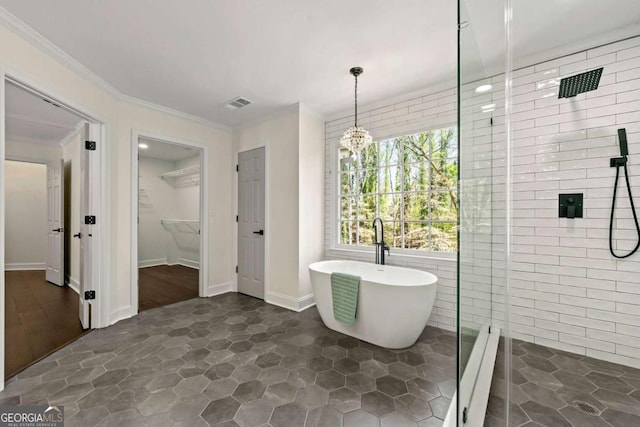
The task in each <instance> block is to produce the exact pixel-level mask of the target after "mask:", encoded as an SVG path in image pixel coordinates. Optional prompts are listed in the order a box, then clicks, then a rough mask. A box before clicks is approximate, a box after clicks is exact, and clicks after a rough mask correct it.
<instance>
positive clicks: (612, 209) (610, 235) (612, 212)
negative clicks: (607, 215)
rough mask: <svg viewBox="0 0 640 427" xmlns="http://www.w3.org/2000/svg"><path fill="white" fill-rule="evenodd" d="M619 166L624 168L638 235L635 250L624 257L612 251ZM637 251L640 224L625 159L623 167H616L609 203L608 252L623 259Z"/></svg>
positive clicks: (639, 244)
mask: <svg viewBox="0 0 640 427" xmlns="http://www.w3.org/2000/svg"><path fill="white" fill-rule="evenodd" d="M620 166H622V167H624V177H625V181H626V182H627V193H629V202H630V203H631V212H632V214H633V221H634V222H635V224H636V232H637V233H638V243H637V244H636V246H635V248H633V249H632V250H631V252H629V253H627V254H624V255H618V254H616V253H615V252H614V250H613V217H614V213H615V208H616V196H617V192H618V180H619V179H620ZM638 249H640V224H639V223H638V215H637V214H636V207H635V205H634V204H633V195H632V194H631V184H630V183H629V171H628V170H627V162H626V158H625V159H624V163H623V165H620V164H618V165H616V181H615V184H614V185H613V201H612V203H611V220H610V221H609V251H611V255H613V256H614V257H616V258H619V259H623V258H629V257H630V256H631V255H633V254H635V253H636V252H637V251H638Z"/></svg>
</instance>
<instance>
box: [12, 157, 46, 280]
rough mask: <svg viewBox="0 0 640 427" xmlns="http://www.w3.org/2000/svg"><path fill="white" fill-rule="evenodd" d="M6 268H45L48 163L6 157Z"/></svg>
mask: <svg viewBox="0 0 640 427" xmlns="http://www.w3.org/2000/svg"><path fill="white" fill-rule="evenodd" d="M5 171H6V172H5V173H6V175H5V176H6V183H5V195H6V209H5V230H6V231H5V269H7V270H44V269H45V268H46V256H47V253H46V249H47V166H46V165H42V164H36V163H24V162H13V161H5Z"/></svg>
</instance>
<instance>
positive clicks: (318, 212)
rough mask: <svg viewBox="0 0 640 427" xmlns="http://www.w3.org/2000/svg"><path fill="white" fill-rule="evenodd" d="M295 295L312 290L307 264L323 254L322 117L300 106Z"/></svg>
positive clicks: (308, 292) (299, 295) (319, 258)
mask: <svg viewBox="0 0 640 427" xmlns="http://www.w3.org/2000/svg"><path fill="white" fill-rule="evenodd" d="M298 162H299V165H298V178H299V188H298V257H299V259H298V283H299V289H298V297H299V298H303V297H305V296H306V295H309V294H311V293H312V290H311V279H310V277H309V269H308V266H309V264H312V263H314V262H316V261H319V260H321V259H322V258H323V257H324V240H323V239H324V197H323V196H322V192H321V191H318V189H322V188H323V186H324V119H323V118H322V117H321V116H319V115H317V114H315V113H314V112H313V111H311V110H309V109H308V108H306V107H305V106H304V105H301V106H300V148H299V155H298Z"/></svg>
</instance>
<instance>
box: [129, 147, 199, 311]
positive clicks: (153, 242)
mask: <svg viewBox="0 0 640 427" xmlns="http://www.w3.org/2000/svg"><path fill="white" fill-rule="evenodd" d="M136 148H137V150H138V163H137V171H138V189H137V199H138V200H137V208H138V221H137V224H138V233H137V237H138V242H137V254H138V256H137V258H138V259H137V261H138V293H137V297H138V307H137V309H138V311H144V310H149V309H152V308H157V307H162V306H165V305H169V304H174V303H177V302H180V301H185V300H188V299H192V298H197V297H198V296H204V295H202V292H201V289H202V286H201V272H200V268H201V265H202V251H201V246H202V242H201V228H202V227H201V221H200V219H201V211H202V190H201V185H200V184H201V181H202V180H201V176H202V170H201V166H202V150H201V149H199V148H195V147H189V146H186V145H181V144H175V143H170V142H167V141H161V140H157V139H153V138H149V137H142V136H140V137H138V138H137V147H136Z"/></svg>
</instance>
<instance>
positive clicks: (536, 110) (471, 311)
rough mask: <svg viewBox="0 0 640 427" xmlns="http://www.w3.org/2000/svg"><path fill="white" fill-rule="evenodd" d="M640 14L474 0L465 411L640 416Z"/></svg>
mask: <svg viewBox="0 0 640 427" xmlns="http://www.w3.org/2000/svg"><path fill="white" fill-rule="evenodd" d="M639 23H640V7H639V5H638V3H637V1H634V0H611V1H607V2H603V1H597V0H583V1H579V2H578V1H566V0H563V1H561V0H538V1H535V2H526V1H523V0H503V1H496V2H487V1H482V0H459V21H458V24H459V45H460V49H459V85H458V88H459V104H458V109H459V127H460V129H459V141H460V148H459V150H460V161H459V164H460V167H459V170H460V177H459V186H460V224H459V241H460V251H459V264H458V274H459V283H458V299H459V305H458V308H459V313H458V315H459V319H458V320H459V321H458V328H459V334H458V337H459V347H458V348H459V352H458V361H459V387H458V396H457V399H458V410H457V415H458V416H457V420H456V421H457V425H460V426H462V425H483V424H484V425H487V426H521V425H527V426H538V425H542V426H550V427H553V426H568V427H570V426H621V427H622V426H624V427H627V426H636V425H640V251H635V252H634V250H636V248H638V247H639V246H640V243H639V241H640V226H639V224H638V215H639V214H640V212H639V211H638V208H639V207H640V199H639V196H640V25H639ZM495 330H499V335H500V340H499V345H498V349H497V353H496V357H495V363H494V364H493V365H492V366H491V368H492V372H489V373H487V372H486V371H485V369H486V366H483V365H482V364H480V365H479V366H478V364H476V363H475V362H474V359H475V356H474V353H479V352H480V351H481V350H480V349H483V352H484V353H485V355H486V354H487V352H488V351H491V348H492V346H491V345H490V339H491V335H492V333H493V332H494V331H495ZM483 331H490V332H488V334H483ZM487 336H488V339H487V341H486V342H484V340H485V339H486V338H485V337H487ZM491 368H490V369H489V371H491ZM487 375H488V376H489V377H490V378H491V379H490V383H491V388H490V392H489V399H488V404H487V406H486V410H485V411H484V413H479V412H477V411H476V412H474V406H473V402H474V398H475V396H476V391H477V390H479V389H482V386H483V384H484V382H485V379H486V377H487ZM478 423H479V424H478Z"/></svg>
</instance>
